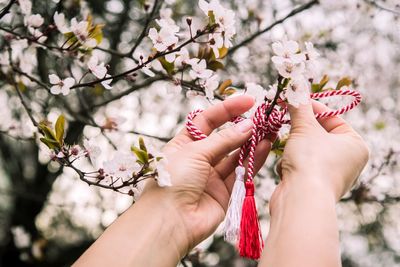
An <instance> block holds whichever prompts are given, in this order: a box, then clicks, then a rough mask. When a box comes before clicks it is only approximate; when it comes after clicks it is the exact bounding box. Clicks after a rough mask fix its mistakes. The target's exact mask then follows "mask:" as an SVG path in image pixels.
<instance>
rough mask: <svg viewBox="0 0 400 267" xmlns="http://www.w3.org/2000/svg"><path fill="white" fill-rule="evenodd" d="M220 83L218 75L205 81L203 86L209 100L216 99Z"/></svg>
mask: <svg viewBox="0 0 400 267" xmlns="http://www.w3.org/2000/svg"><path fill="white" fill-rule="evenodd" d="M219 81H220V79H219V77H218V75H213V76H211V77H210V78H208V79H206V80H205V82H204V84H203V86H204V90H205V93H206V97H207V98H208V99H214V91H215V90H216V89H217V88H218V85H219Z"/></svg>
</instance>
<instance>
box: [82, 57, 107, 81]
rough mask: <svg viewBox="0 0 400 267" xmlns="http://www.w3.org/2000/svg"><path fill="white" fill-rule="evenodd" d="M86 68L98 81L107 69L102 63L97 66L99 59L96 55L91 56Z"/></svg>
mask: <svg viewBox="0 0 400 267" xmlns="http://www.w3.org/2000/svg"><path fill="white" fill-rule="evenodd" d="M87 66H88V68H89V70H90V72H91V73H93V75H94V76H96V77H97V78H99V79H103V78H104V77H105V76H106V74H107V68H106V67H105V66H104V62H101V63H100V64H99V59H98V57H97V56H96V55H93V56H92V57H91V58H90V59H89V61H88V63H87Z"/></svg>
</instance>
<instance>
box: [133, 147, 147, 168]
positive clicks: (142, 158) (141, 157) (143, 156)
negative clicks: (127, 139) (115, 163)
mask: <svg viewBox="0 0 400 267" xmlns="http://www.w3.org/2000/svg"><path fill="white" fill-rule="evenodd" d="M131 150H132V152H133V153H135V155H136V158H137V159H138V162H139V163H141V164H146V163H148V162H149V155H148V154H147V152H146V151H144V150H141V149H140V148H137V147H135V146H131Z"/></svg>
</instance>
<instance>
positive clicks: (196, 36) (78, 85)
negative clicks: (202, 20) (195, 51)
mask: <svg viewBox="0 0 400 267" xmlns="http://www.w3.org/2000/svg"><path fill="white" fill-rule="evenodd" d="M213 30H214V28H213V27H211V28H210V27H206V29H204V30H202V31H199V32H198V33H197V34H196V35H195V36H194V37H193V38H190V39H189V40H187V41H185V42H184V43H182V44H181V45H179V46H178V47H176V48H174V49H171V50H168V51H164V52H161V53H157V54H155V55H154V56H152V57H150V58H148V59H147V60H146V61H144V62H142V63H141V64H140V65H138V66H136V67H134V68H132V69H129V70H126V71H124V72H122V73H119V74H116V75H112V76H109V77H105V78H103V79H98V80H95V81H91V82H87V83H81V84H76V85H74V86H72V87H71V89H75V88H79V87H92V86H93V85H95V84H97V83H100V82H103V81H108V80H113V79H117V78H121V77H124V76H126V75H128V74H131V73H133V72H136V71H138V70H140V69H142V68H143V67H145V66H147V65H148V64H150V63H151V62H153V61H154V60H156V59H158V58H160V57H163V56H166V55H168V54H172V53H175V52H178V51H180V50H181V49H182V48H183V47H184V46H186V45H188V44H190V43H192V42H194V41H195V40H196V39H197V38H199V37H201V36H203V35H205V34H208V33H210V32H212V31H213Z"/></svg>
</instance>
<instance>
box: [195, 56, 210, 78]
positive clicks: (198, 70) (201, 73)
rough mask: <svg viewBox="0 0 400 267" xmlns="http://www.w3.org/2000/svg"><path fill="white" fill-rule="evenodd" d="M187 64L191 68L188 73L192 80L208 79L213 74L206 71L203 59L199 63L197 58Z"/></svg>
mask: <svg viewBox="0 0 400 267" xmlns="http://www.w3.org/2000/svg"><path fill="white" fill-rule="evenodd" d="M189 64H190V65H191V66H192V69H191V70H190V72H189V75H190V77H192V79H197V78H200V79H208V78H210V77H211V75H212V74H213V71H212V70H209V69H207V63H206V61H205V60H204V59H202V60H200V61H199V59H198V58H194V59H191V60H190V62H189Z"/></svg>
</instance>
